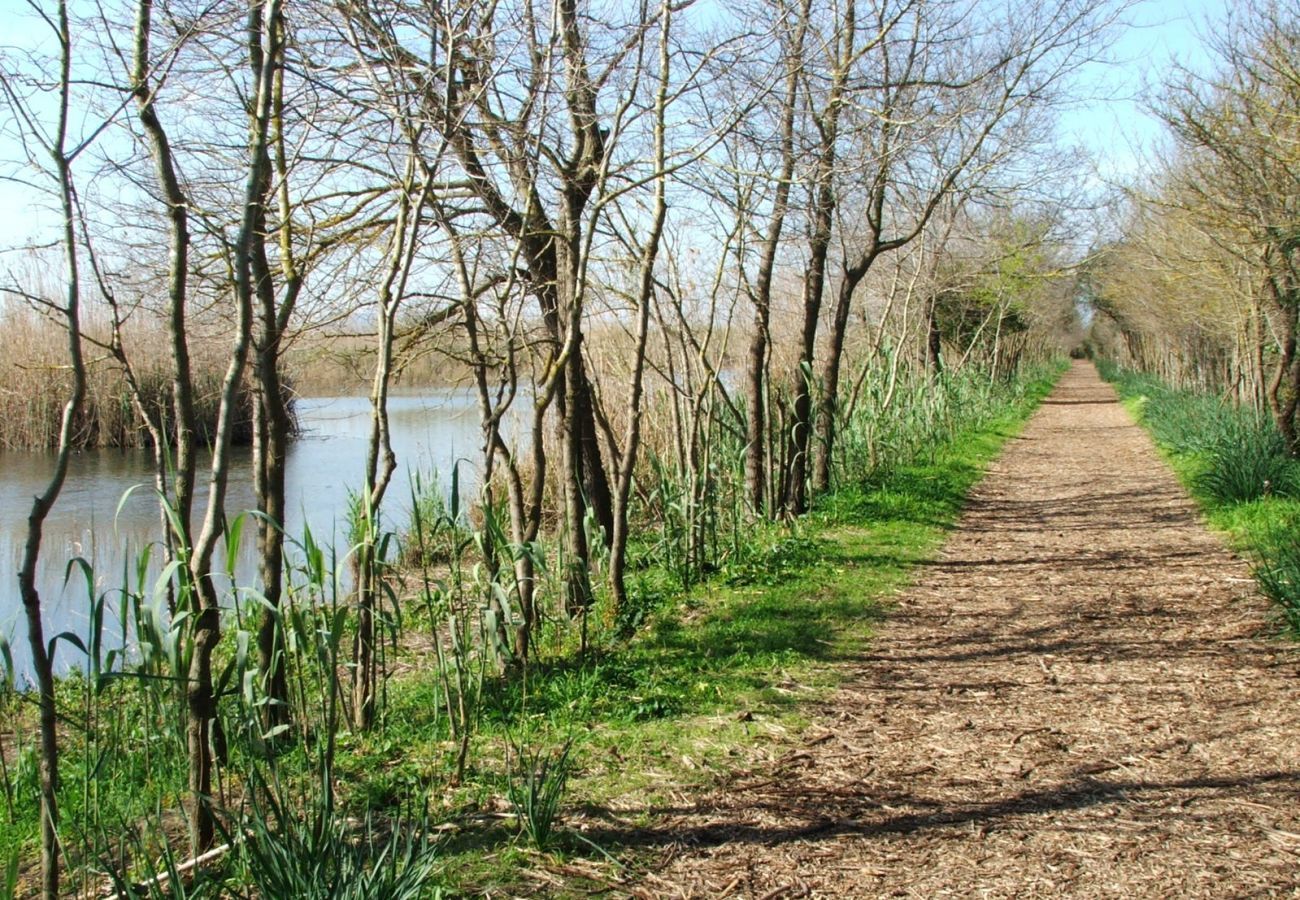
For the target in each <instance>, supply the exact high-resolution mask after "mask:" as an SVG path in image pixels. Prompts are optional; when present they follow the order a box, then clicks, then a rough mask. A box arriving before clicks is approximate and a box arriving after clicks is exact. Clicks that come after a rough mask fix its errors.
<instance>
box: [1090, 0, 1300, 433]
mask: <svg viewBox="0 0 1300 900" xmlns="http://www.w3.org/2000/svg"><path fill="white" fill-rule="evenodd" d="M1208 49H1209V51H1210V58H1211V64H1210V66H1209V67H1208V68H1207V69H1206V70H1204V71H1201V70H1193V69H1178V70H1175V71H1173V72H1171V73H1169V75H1168V76H1167V78H1166V79H1165V82H1164V84H1163V85H1162V86H1161V87H1160V89H1159V92H1158V93H1157V95H1156V96H1155V97H1154V98H1153V100H1152V107H1153V109H1154V111H1155V112H1156V113H1157V115H1158V116H1159V118H1160V119H1161V120H1162V122H1163V124H1164V126H1165V133H1166V142H1165V144H1164V147H1163V149H1162V150H1161V151H1160V152H1159V153H1158V154H1157V155H1156V156H1155V157H1154V158H1153V159H1152V160H1151V162H1152V165H1151V167H1150V172H1149V173H1148V174H1147V175H1146V176H1145V177H1144V179H1143V180H1141V181H1140V182H1138V183H1135V184H1133V185H1130V186H1129V187H1128V188H1127V190H1126V197H1125V199H1124V203H1123V208H1122V213H1121V216H1122V218H1121V222H1120V225H1121V227H1120V228H1119V229H1118V233H1117V234H1116V235H1115V236H1114V238H1113V240H1111V241H1110V242H1109V243H1107V244H1105V245H1104V246H1102V247H1101V248H1100V249H1101V252H1100V253H1099V254H1098V256H1097V259H1096V260H1095V262H1094V263H1093V265H1092V266H1091V270H1090V272H1089V274H1088V285H1089V286H1088V293H1089V294H1090V297H1091V301H1092V305H1093V307H1094V308H1095V309H1096V311H1097V319H1096V321H1095V323H1094V325H1093V329H1092V331H1093V336H1094V337H1093V339H1094V341H1095V344H1096V346H1097V347H1098V352H1099V354H1101V355H1105V356H1109V357H1111V358H1115V359H1118V360H1120V361H1122V362H1125V363H1126V364H1129V365H1131V366H1133V367H1135V368H1139V369H1142V370H1144V371H1149V372H1154V373H1157V374H1159V375H1160V376H1161V377H1163V378H1164V379H1166V380H1167V381H1169V382H1171V383H1173V384H1175V385H1178V386H1181V387H1189V388H1196V389H1200V390H1205V391H1210V392H1214V393H1221V394H1223V395H1225V396H1227V397H1230V398H1232V399H1233V400H1235V401H1237V402H1240V403H1242V404H1245V405H1247V406H1250V407H1253V408H1255V409H1256V410H1258V411H1259V412H1260V413H1262V414H1265V415H1267V416H1268V417H1269V419H1271V421H1272V422H1273V423H1274V424H1275V425H1276V426H1277V428H1278V430H1279V431H1280V432H1281V434H1282V435H1283V437H1284V438H1285V440H1286V442H1287V444H1288V446H1289V447H1290V448H1291V451H1292V453H1294V452H1295V451H1296V450H1297V449H1300V433H1298V431H1297V418H1296V417H1297V410H1298V409H1300V356H1297V344H1296V341H1297V337H1298V332H1297V314H1298V312H1300V280H1297V278H1298V276H1300V270H1298V269H1297V266H1298V265H1300V257H1298V256H1297V251H1298V250H1300V230H1297V221H1300V220H1298V219H1297V213H1298V212H1300V207H1298V206H1297V204H1298V203H1300V182H1298V181H1297V172H1298V171H1300V170H1297V165H1296V164H1297V154H1296V137H1297V133H1298V130H1297V129H1298V128H1300V118H1298V117H1297V110H1300V105H1298V104H1300V68H1298V67H1297V59H1300V56H1297V53H1298V52H1300V16H1297V14H1296V11H1295V10H1294V8H1292V7H1290V6H1288V5H1287V4H1284V3H1274V2H1271V0H1258V2H1250V3H1247V4H1244V5H1238V6H1236V7H1234V9H1233V12H1232V15H1231V16H1230V17H1229V19H1228V21H1227V22H1225V23H1223V27H1222V28H1221V29H1218V30H1216V31H1215V32H1214V33H1213V34H1212V35H1210V36H1209V38H1208Z"/></svg>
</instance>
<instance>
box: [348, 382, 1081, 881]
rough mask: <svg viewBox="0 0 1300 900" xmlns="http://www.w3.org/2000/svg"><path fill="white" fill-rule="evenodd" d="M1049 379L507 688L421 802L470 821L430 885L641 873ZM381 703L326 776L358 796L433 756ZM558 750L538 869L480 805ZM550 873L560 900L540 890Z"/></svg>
mask: <svg viewBox="0 0 1300 900" xmlns="http://www.w3.org/2000/svg"><path fill="white" fill-rule="evenodd" d="M1059 373H1060V370H1056V372H1054V373H1053V374H1052V376H1050V377H1044V378H1042V379H1040V380H1038V381H1036V382H1035V383H1033V384H1032V385H1028V386H1026V388H1025V389H1024V391H1023V392H1022V393H1021V395H1020V396H1019V397H1018V399H1017V400H1016V401H1015V402H1014V403H1011V404H1008V405H1007V406H1006V407H1004V408H1003V410H1002V411H1001V413H1000V414H999V415H998V416H996V417H995V418H992V419H989V420H986V421H984V422H982V423H980V425H979V426H978V427H974V428H970V429H966V430H963V431H961V432H960V433H958V434H955V435H953V436H951V438H950V439H949V440H947V441H945V442H944V443H943V444H942V445H941V446H937V447H934V448H932V450H931V452H930V453H928V454H925V456H924V458H922V459H919V460H917V461H915V462H913V463H911V464H909V465H905V466H899V467H897V468H893V469H891V470H889V471H882V472H878V473H877V474H876V475H875V476H874V477H873V478H872V479H871V480H870V481H869V482H867V483H863V484H858V485H854V486H851V487H847V488H844V489H841V490H840V491H838V492H837V493H835V494H834V495H831V496H829V497H826V498H825V499H824V500H823V502H822V503H821V504H819V506H818V508H817V509H816V510H814V512H813V513H812V514H811V515H810V516H808V517H807V518H806V519H805V520H803V521H801V522H800V523H799V524H798V525H797V526H796V527H794V528H792V529H788V528H771V529H769V530H767V531H765V532H763V533H761V534H757V535H755V536H754V538H753V541H752V544H751V546H752V547H754V548H755V549H754V550H753V552H752V553H751V554H750V556H749V557H748V558H747V560H746V561H745V562H744V563H743V564H740V565H735V566H733V567H731V568H730V569H729V570H728V571H726V572H724V573H722V574H721V575H719V576H718V577H716V578H714V579H713V580H711V581H710V582H708V583H706V584H705V585H702V586H700V587H698V588H697V589H695V590H693V591H691V592H690V593H689V594H686V595H683V596H677V597H675V598H672V599H670V600H667V601H665V602H664V603H663V604H662V605H661V606H660V607H659V608H658V609H657V610H656V611H655V612H654V614H653V615H652V617H651V619H650V621H649V623H648V625H647V627H646V628H645V629H644V630H643V631H642V632H641V633H640V634H639V635H638V636H637V638H635V639H634V640H632V641H631V642H629V643H628V644H626V645H625V646H623V647H621V648H618V649H612V650H608V651H607V652H604V653H602V654H599V655H594V656H589V657H588V658H587V659H586V660H573V659H570V660H567V661H563V662H555V663H551V664H549V665H541V666H538V667H536V668H534V669H533V670H532V671H531V672H530V673H529V676H528V679H527V680H526V682H525V683H523V684H522V685H520V684H516V685H510V686H508V687H504V686H503V687H504V690H503V691H502V692H501V693H496V694H493V695H492V696H490V697H487V698H485V703H484V718H485V721H484V723H483V726H482V727H481V729H480V731H479V733H478V735H477V736H476V738H475V740H476V742H478V744H479V745H480V746H479V747H478V748H477V749H476V752H474V753H471V754H470V758H471V759H472V760H474V763H473V765H472V766H471V770H470V771H469V772H468V773H467V778H466V780H465V782H464V784H462V785H461V786H460V787H459V788H456V789H454V790H451V791H448V792H447V793H446V794H444V795H443V796H441V797H440V798H438V799H439V801H440V803H441V806H442V808H441V809H440V810H439V814H440V815H442V816H445V817H446V818H447V819H448V821H457V822H461V823H464V822H478V823H479V824H476V825H472V826H466V827H458V828H457V829H456V832H455V836H454V837H453V838H452V839H451V840H450V841H449V842H448V844H447V845H446V847H445V848H444V855H443V859H444V865H445V868H444V869H443V871H444V875H445V879H446V882H445V883H446V884H447V885H448V886H449V887H451V889H452V890H454V891H469V892H473V893H480V892H482V893H496V892H499V891H503V892H514V893H520V892H522V893H533V892H537V891H542V892H544V893H546V894H547V895H551V896H555V895H564V894H565V893H566V891H568V890H573V891H574V892H575V893H580V892H581V891H580V885H578V884H576V883H569V882H570V881H571V880H573V879H576V880H577V882H581V880H582V876H581V873H582V871H584V869H582V868H575V867H574V866H573V865H570V863H574V862H581V863H582V865H583V866H586V867H588V868H587V869H586V870H585V871H589V872H590V871H593V870H591V869H590V867H591V866H592V865H596V866H597V869H596V870H594V871H595V872H603V873H604V876H608V877H611V878H613V877H616V872H617V870H618V869H621V868H623V867H627V866H631V867H634V868H635V867H637V866H640V865H645V864H647V863H648V862H649V861H650V860H651V859H653V857H654V854H655V851H656V849H657V848H656V847H655V846H654V838H653V826H654V824H655V822H656V820H657V818H658V817H660V816H662V815H664V814H665V813H667V812H669V811H670V810H671V809H672V808H673V807H674V806H675V805H676V803H677V802H678V801H679V800H680V797H681V795H682V794H683V793H685V792H688V791H690V790H692V789H699V788H700V787H702V786H704V785H707V784H708V783H711V782H713V781H715V780H716V779H717V777H718V776H719V775H720V774H722V773H724V772H726V771H728V770H731V769H735V768H738V767H740V766H742V765H744V764H745V763H746V762H747V761H748V760H751V759H753V758H756V757H761V756H762V755H764V754H765V753H766V752H769V751H768V748H770V747H771V745H772V744H773V743H779V742H781V741H783V740H785V739H786V738H787V736H788V735H791V734H792V733H795V732H798V731H799V730H800V729H801V728H802V727H803V726H804V725H805V724H806V723H807V715H808V705H807V704H808V702H809V701H811V700H814V699H816V698H818V697H819V696H823V695H824V694H825V693H826V692H827V691H828V690H829V689H830V688H831V687H833V685H834V684H835V683H836V681H837V680H838V678H839V677H840V671H841V670H840V669H839V668H838V667H837V665H836V664H837V663H840V662H843V661H847V660H851V659H853V658H854V657H855V656H857V655H859V654H861V653H862V652H863V651H864V650H865V649H866V648H867V647H868V646H869V644H870V642H871V640H872V637H873V635H874V632H875V628H876V625H877V624H878V623H879V622H880V620H881V618H882V617H883V616H884V614H885V612H886V611H887V607H888V598H889V596H890V595H891V594H892V593H893V592H895V591H896V590H898V589H899V588H900V587H902V586H903V585H905V584H906V583H907V581H908V579H909V577H910V571H911V570H912V568H913V566H914V565H915V564H916V563H917V562H920V561H923V560H926V559H930V558H932V557H933V555H934V553H935V552H936V550H937V548H938V547H939V545H940V543H941V542H942V540H943V537H944V535H945V533H946V531H947V530H948V529H949V528H950V527H951V525H952V523H953V522H954V521H955V519H956V517H957V516H958V514H959V513H960V510H961V508H962V505H963V503H964V501H965V497H966V496H967V493H968V491H969V489H970V487H971V486H972V485H973V484H974V483H975V482H976V481H977V480H978V479H979V478H980V477H981V475H982V473H983V471H984V469H985V466H986V465H987V463H988V462H989V461H990V460H991V459H992V458H993V457H994V456H996V454H997V453H998V451H999V450H1000V449H1001V447H1002V446H1003V444H1004V443H1005V441H1006V440H1007V439H1008V438H1009V437H1011V436H1012V435H1014V434H1015V433H1016V432H1017V431H1018V429H1019V428H1020V426H1021V425H1022V424H1023V422H1024V420H1025V419H1026V418H1027V416H1028V414H1029V413H1030V412H1031V411H1032V410H1033V408H1034V407H1035V406H1036V405H1037V404H1038V402H1039V401H1040V400H1041V399H1042V397H1043V396H1045V394H1046V393H1047V391H1048V390H1050V388H1051V386H1052V384H1053V383H1054V381H1055V378H1056V377H1057V376H1059ZM394 690H395V692H396V693H395V695H394V703H395V709H398V710H400V711H399V712H396V713H395V714H394V715H393V716H392V717H391V718H390V722H391V723H397V722H401V723H402V724H401V725H400V726H398V725H396V724H390V726H389V731H388V733H387V735H386V736H385V737H384V739H383V745H382V746H380V745H379V744H377V743H376V742H374V741H368V742H366V743H365V744H360V743H359V744H356V745H352V746H350V747H349V748H348V750H347V752H346V753H345V755H344V757H343V759H342V761H341V765H342V766H343V767H345V768H346V770H347V772H348V775H347V777H348V778H349V779H351V780H353V781H354V783H357V784H362V783H365V784H370V785H372V786H373V785H376V784H378V783H380V782H381V781H383V780H384V778H386V777H389V776H387V775H385V774H384V773H392V772H393V771H394V770H395V769H398V768H402V767H407V768H410V767H412V766H413V764H414V765H416V767H417V768H418V764H415V763H414V761H415V760H419V759H425V760H428V761H429V764H430V765H433V760H435V759H436V758H437V757H438V755H439V754H445V753H446V752H448V748H447V746H446V745H445V744H442V743H440V742H438V741H437V740H430V737H429V734H430V732H429V730H428V729H427V728H426V727H425V726H424V725H422V724H421V722H420V716H419V710H420V708H421V706H422V702H421V700H420V699H419V698H420V696H421V694H422V693H423V692H425V691H426V690H427V688H425V687H424V686H422V685H421V683H420V681H419V680H418V679H411V680H407V681H404V682H400V683H397V684H395V685H394ZM521 722H524V723H529V724H527V725H523V726H521V724H520V723H521ZM573 735H579V736H580V737H581V741H580V745H579V749H578V751H577V753H576V756H575V757H574V762H573V771H572V775H571V777H570V779H569V782H568V793H567V796H566V801H565V805H566V810H568V813H569V814H568V815H567V816H566V819H565V825H566V828H565V830H564V832H563V833H562V834H561V837H560V839H559V840H558V841H557V843H556V844H555V845H554V846H553V847H552V848H551V850H550V852H549V853H548V854H546V855H539V854H538V853H537V851H536V850H530V849H526V848H525V847H524V845H523V843H522V842H519V841H515V840H513V835H514V833H515V828H514V827H513V824H512V823H510V822H509V821H508V819H506V818H501V819H499V820H498V819H497V818H495V816H496V815H497V814H504V813H507V812H508V811H509V810H508V808H505V807H503V804H502V803H501V801H500V800H499V799H498V798H499V797H500V796H501V795H502V793H503V792H504V790H505V789H507V788H508V787H509V784H508V782H509V775H508V773H507V770H508V768H509V765H508V753H507V750H506V748H507V744H508V742H516V743H524V744H527V745H530V746H539V745H540V746H551V747H559V746H562V745H563V744H564V743H565V742H566V741H567V740H568V738H569V737H570V736H573ZM385 748H387V751H385ZM411 777H412V778H418V774H417V773H416V772H411ZM360 795H361V794H358V795H356V796H360ZM372 799H374V800H378V799H379V798H378V797H374V796H373V795H372ZM556 872H559V873H561V876H562V881H564V882H565V885H564V886H561V885H560V884H557V883H555V882H554V881H553V880H552V879H554V878H555V873H556ZM594 877H596V878H597V879H599V878H600V877H602V876H601V875H599V874H595V875H594Z"/></svg>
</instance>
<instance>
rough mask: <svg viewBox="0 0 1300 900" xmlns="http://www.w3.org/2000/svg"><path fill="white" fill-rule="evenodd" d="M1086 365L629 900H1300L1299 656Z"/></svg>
mask: <svg viewBox="0 0 1300 900" xmlns="http://www.w3.org/2000/svg"><path fill="white" fill-rule="evenodd" d="M1267 615H1268V609H1267V604H1266V602H1265V601H1264V600H1262V599H1260V598H1259V597H1258V596H1257V595H1255V594H1254V593H1253V588H1252V583H1251V581H1250V579H1249V576H1248V572H1247V569H1246V566H1245V565H1244V564H1243V563H1242V562H1241V561H1239V560H1237V559H1235V558H1234V557H1233V556H1232V555H1230V554H1229V553H1228V552H1226V550H1225V549H1224V547H1223V545H1222V542H1221V541H1220V540H1219V539H1218V538H1217V537H1215V536H1213V535H1211V534H1210V533H1208V532H1207V531H1206V530H1205V528H1204V527H1203V526H1202V525H1201V524H1200V523H1199V521H1198V518H1197V515H1196V512H1195V509H1194V507H1193V505H1192V503H1191V501H1190V500H1189V499H1188V498H1187V497H1186V496H1185V494H1184V493H1183V491H1182V490H1181V488H1180V487H1179V486H1178V484H1177V483H1176V482H1175V480H1174V478H1173V476H1172V475H1171V474H1170V473H1169V471H1168V470H1167V469H1166V467H1165V466H1164V465H1163V463H1161V461H1160V460H1159V458H1158V457H1157V456H1156V453H1155V451H1154V449H1153V447H1152V445H1151V442H1150V440H1149V439H1148V438H1147V437H1146V435H1145V434H1144V433H1143V432H1142V431H1141V430H1140V429H1139V428H1137V426H1135V425H1134V424H1133V423H1132V421H1131V420H1130V419H1129V418H1128V416H1127V415H1126V413H1125V412H1124V410H1123V409H1122V408H1121V407H1120V406H1119V404H1118V403H1117V402H1116V400H1115V395H1114V393H1113V391H1112V390H1111V389H1110V387H1108V386H1107V385H1105V384H1104V383H1102V382H1101V381H1100V380H1099V379H1098V378H1097V375H1096V373H1095V371H1094V370H1093V369H1092V367H1091V366H1088V365H1085V364H1078V365H1076V366H1075V367H1074V368H1073V369H1072V370H1071V371H1070V372H1069V374H1067V375H1066V377H1065V379H1064V380H1063V382H1062V383H1061V385H1060V386H1059V388H1058V389H1057V390H1056V392H1055V393H1054V394H1053V395H1052V396H1051V397H1050V398H1049V399H1048V400H1047V402H1046V403H1045V405H1044V406H1043V408H1042V409H1041V410H1040V411H1039V412H1038V413H1037V414H1036V415H1035V416H1034V418H1033V419H1032V420H1031V422H1030V423H1029V425H1028V427H1027V428H1026V430H1025V432H1024V434H1023V435H1022V436H1021V437H1020V438H1018V439H1016V440H1015V441H1013V442H1012V443H1011V444H1010V445H1009V446H1008V448H1007V450H1006V452H1005V454H1004V455H1003V456H1002V457H1001V459H1000V460H999V461H998V462H997V463H996V464H995V465H994V466H993V468H992V470H991V471H990V474H989V477H988V478H987V479H986V480H985V481H984V482H983V483H982V484H981V485H980V486H979V487H978V488H977V489H976V492H975V496H974V499H973V502H972V503H971V506H970V508H969V510H968V512H967V513H966V515H965V516H964V517H963V519H962V522H961V525H960V527H959V528H958V530H957V531H956V532H955V533H954V534H953V536H952V538H951V540H950V541H949V543H948V544H947V546H946V548H945V551H944V554H943V556H942V558H941V559H940V560H939V561H938V562H936V563H935V564H933V565H932V566H930V567H928V569H927V571H926V572H924V573H923V574H922V575H921V576H920V579H919V582H918V584H917V585H916V586H915V587H913V588H912V589H910V590H909V591H908V592H907V593H906V594H905V595H904V596H902V597H901V598H900V599H899V603H898V607H897V609H896V610H895V611H894V612H893V613H892V615H891V616H890V618H889V620H888V622H887V623H886V625H885V626H884V628H883V629H882V633H881V634H880V636H879V638H878V640H877V641H876V645H875V646H876V648H877V650H878V652H877V653H876V654H875V655H872V656H870V657H867V658H864V659H862V660H861V661H860V662H856V663H855V664H854V665H853V666H852V669H853V671H852V674H851V676H850V678H849V680H848V682H847V683H846V684H845V686H844V687H843V689H842V690H840V691H839V692H838V694H837V695H836V696H835V697H834V698H832V701H831V702H830V703H828V704H827V706H826V708H825V709H824V710H823V711H822V714H821V715H820V717H819V722H818V724H817V725H815V726H814V727H813V728H812V729H810V730H809V732H808V733H807V734H806V735H805V736H804V738H803V742H802V743H801V744H800V745H798V746H796V747H795V748H793V749H792V750H791V751H790V752H789V753H787V754H786V755H785V756H784V757H783V758H782V759H781V760H779V761H778V762H777V763H775V764H774V765H772V766H770V767H769V768H767V769H766V770H763V771H754V772H747V773H744V774H743V775H741V776H740V777H739V778H738V780H737V782H736V783H735V784H733V785H731V786H729V788H728V789H727V790H726V791H723V792H720V793H719V795H718V796H716V797H712V798H709V800H708V801H706V802H705V803H702V804H701V805H700V806H699V808H697V809H695V810H692V811H689V812H686V813H684V814H683V815H682V816H681V817H680V818H679V819H678V820H676V821H674V822H672V823H671V831H672V835H673V837H674V838H675V839H676V842H677V848H678V850H677V852H676V853H675V854H674V855H673V857H672V859H671V861H670V862H668V864H667V865H666V866H665V867H664V868H663V869H661V870H659V871H658V872H656V873H655V874H654V875H652V876H650V877H649V878H648V879H647V880H646V881H645V882H644V883H643V884H642V885H641V886H640V888H639V889H638V890H637V891H636V893H637V894H639V895H642V896H647V897H649V896H654V897H663V896H689V897H716V896H743V897H764V898H775V897H795V896H811V897H875V896H916V897H942V896H981V897H983V896H997V897H1010V896H1015V897H1031V896H1032V897H1057V896H1082V897H1094V896H1097V897H1100V896H1106V897H1238V896H1252V897H1254V896H1298V895H1300V888H1298V887H1297V885H1300V793H1298V790H1300V677H1298V675H1300V657H1298V656H1297V654H1296V653H1295V652H1294V650H1293V649H1292V648H1288V647H1285V646H1283V645H1281V644H1279V643H1277V642H1275V641H1272V640H1270V639H1269V638H1268V637H1267V634H1268V631H1269V628H1268V625H1267Z"/></svg>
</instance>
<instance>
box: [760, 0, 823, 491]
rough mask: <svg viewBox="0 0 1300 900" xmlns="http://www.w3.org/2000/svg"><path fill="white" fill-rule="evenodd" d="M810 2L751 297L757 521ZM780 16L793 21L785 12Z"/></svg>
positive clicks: (793, 47) (797, 43) (800, 23)
mask: <svg viewBox="0 0 1300 900" xmlns="http://www.w3.org/2000/svg"><path fill="white" fill-rule="evenodd" d="M811 7H812V3H811V0H801V2H800V5H799V9H798V12H797V14H796V15H797V18H796V19H795V22H794V24H793V32H792V33H791V34H790V36H789V37H786V36H785V35H784V34H783V35H782V39H783V41H785V40H788V42H789V43H788V44H787V45H786V47H785V50H784V53H785V54H786V55H785V91H784V93H783V95H782V98H781V110H780V122H781V124H780V138H779V141H780V144H779V153H780V159H781V164H780V165H781V168H780V171H779V172H778V173H777V181H776V190H775V193H774V196H773V200H772V212H771V215H770V217H769V219H768V223H767V234H766V236H765V237H764V239H763V249H762V256H761V258H760V260H759V265H758V275H757V278H756V280H755V283H754V287H753V289H752V291H751V292H750V300H751V302H752V303H753V304H754V324H753V334H751V335H750V338H749V354H748V356H747V357H746V360H745V411H746V420H747V424H746V429H747V430H746V447H745V489H746V493H747V494H748V496H749V503H750V506H751V507H753V510H754V514H755V515H762V513H763V510H764V507H765V501H766V493H767V480H768V475H769V468H768V461H769V460H768V453H767V444H768V422H767V412H768V402H767V400H768V392H767V388H768V341H769V339H770V334H769V331H770V321H771V316H772V275H773V272H774V271H775V269H776V257H777V251H778V250H779V249H780V246H781V233H782V231H783V229H784V227H785V216H786V212H787V210H788V208H789V204H790V184H791V182H792V181H793V179H794V165H795V147H794V133H795V120H796V118H797V117H798V112H799V111H798V97H799V78H800V74H801V72H802V71H803V64H804V58H803V57H804V39H805V36H806V34H807V31H808V17H809V14H810V11H811ZM780 12H781V13H782V14H784V15H789V10H788V9H786V8H785V7H784V5H783V6H782V7H781V9H780Z"/></svg>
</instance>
